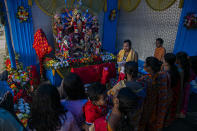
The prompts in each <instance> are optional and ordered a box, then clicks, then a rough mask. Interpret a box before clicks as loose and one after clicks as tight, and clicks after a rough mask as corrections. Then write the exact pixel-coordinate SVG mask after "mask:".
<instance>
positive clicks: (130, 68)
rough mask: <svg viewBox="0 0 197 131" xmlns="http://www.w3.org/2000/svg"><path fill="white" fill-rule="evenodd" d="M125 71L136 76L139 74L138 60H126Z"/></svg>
mask: <svg viewBox="0 0 197 131" xmlns="http://www.w3.org/2000/svg"><path fill="white" fill-rule="evenodd" d="M125 73H126V74H129V75H131V76H132V77H133V78H136V77H137V76H138V64H137V63H136V62H126V64H125Z"/></svg>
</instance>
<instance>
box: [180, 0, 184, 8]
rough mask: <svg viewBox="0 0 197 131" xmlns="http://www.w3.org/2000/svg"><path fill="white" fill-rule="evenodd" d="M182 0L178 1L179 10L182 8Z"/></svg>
mask: <svg viewBox="0 0 197 131" xmlns="http://www.w3.org/2000/svg"><path fill="white" fill-rule="evenodd" d="M183 4H184V0H180V2H179V8H183Z"/></svg>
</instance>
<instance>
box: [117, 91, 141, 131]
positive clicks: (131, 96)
mask: <svg viewBox="0 0 197 131" xmlns="http://www.w3.org/2000/svg"><path fill="white" fill-rule="evenodd" d="M117 98H118V100H119V111H120V113H121V119H120V122H119V124H118V126H117V129H116V131H132V129H134V128H135V126H136V124H135V123H136V122H135V120H134V118H133V117H134V114H135V113H136V111H137V110H138V107H139V106H138V103H139V98H138V97H137V95H136V94H135V93H134V92H132V91H131V90H130V89H129V88H122V89H121V90H120V91H119V93H118V96H117Z"/></svg>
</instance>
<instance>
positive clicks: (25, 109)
mask: <svg viewBox="0 0 197 131" xmlns="http://www.w3.org/2000/svg"><path fill="white" fill-rule="evenodd" d="M14 108H15V112H16V116H17V117H18V119H19V120H20V121H21V123H22V124H23V125H24V127H27V123H28V119H29V116H30V106H29V103H27V102H25V100H24V99H22V98H20V99H18V101H17V103H16V104H15V105H14Z"/></svg>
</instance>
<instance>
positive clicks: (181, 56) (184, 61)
mask: <svg viewBox="0 0 197 131" xmlns="http://www.w3.org/2000/svg"><path fill="white" fill-rule="evenodd" d="M176 60H177V61H179V62H180V67H181V68H182V69H183V71H184V82H188V80H189V76H190V63H189V59H188V55H187V53H185V52H179V53H177V54H176Z"/></svg>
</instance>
